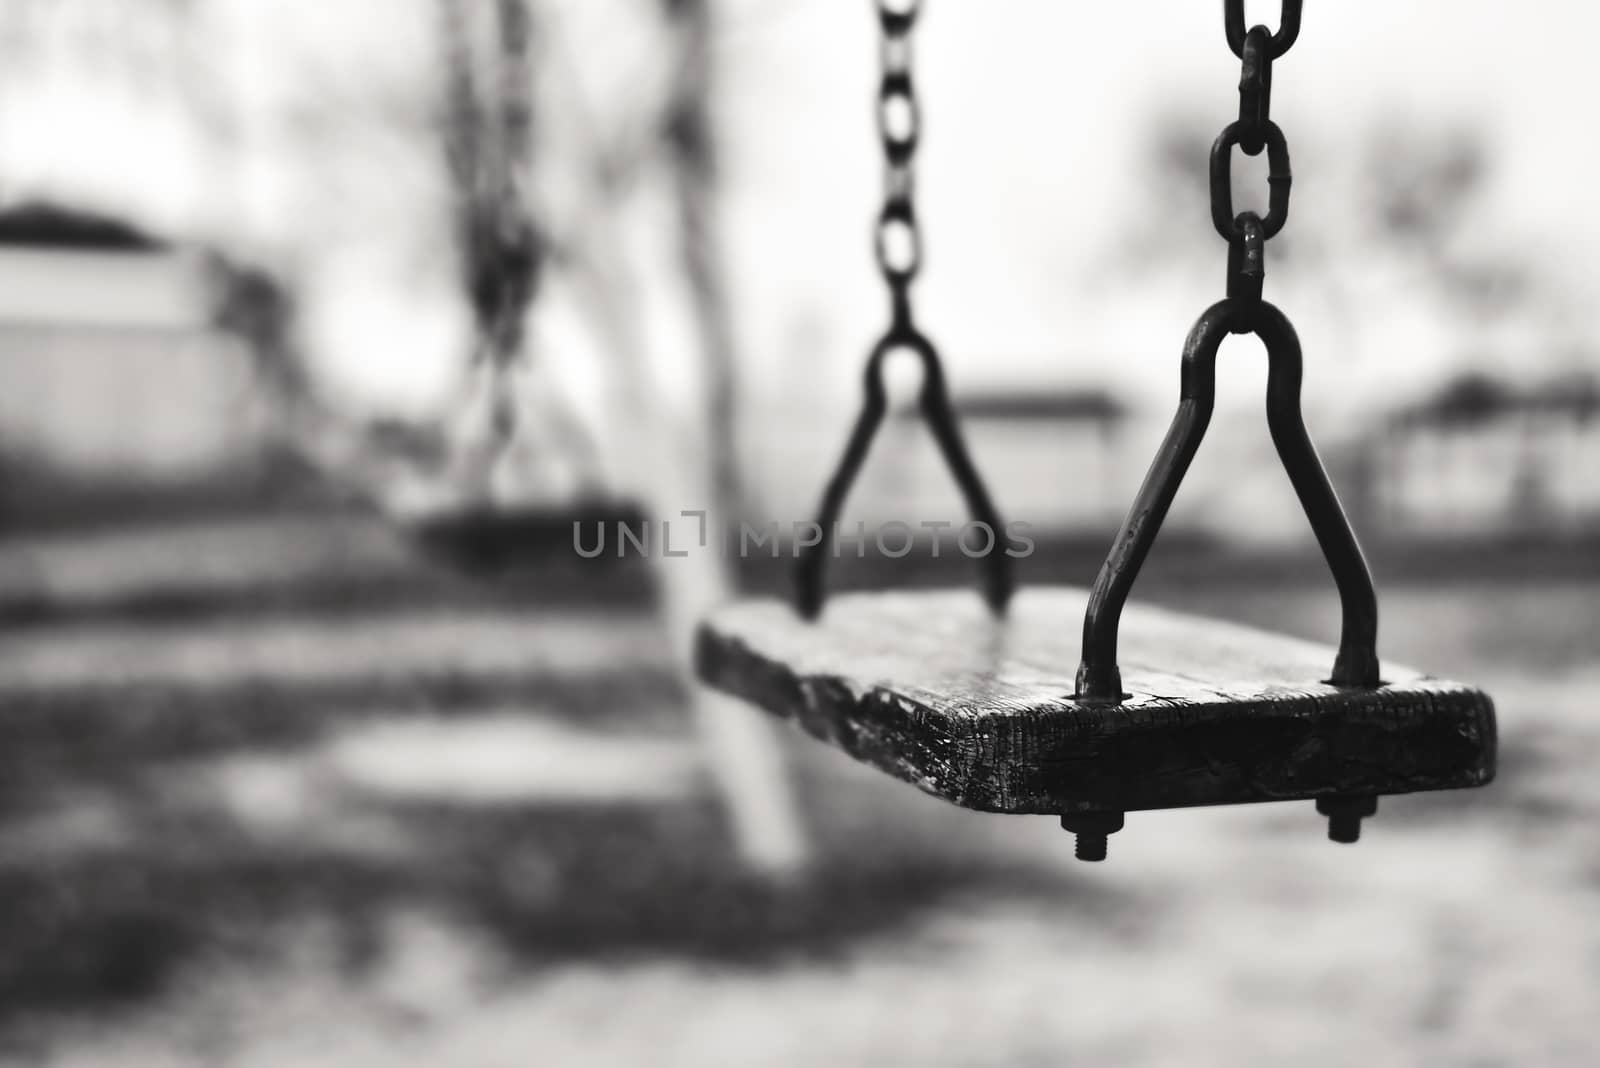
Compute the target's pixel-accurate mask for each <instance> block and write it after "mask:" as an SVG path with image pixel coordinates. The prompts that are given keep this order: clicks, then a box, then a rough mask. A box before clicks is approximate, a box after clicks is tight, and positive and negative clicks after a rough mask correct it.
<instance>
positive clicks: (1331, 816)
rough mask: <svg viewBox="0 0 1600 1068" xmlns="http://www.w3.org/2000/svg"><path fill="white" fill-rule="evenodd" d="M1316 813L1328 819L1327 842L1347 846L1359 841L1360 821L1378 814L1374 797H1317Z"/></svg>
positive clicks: (1376, 801) (1376, 800)
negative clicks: (1340, 843)
mask: <svg viewBox="0 0 1600 1068" xmlns="http://www.w3.org/2000/svg"><path fill="white" fill-rule="evenodd" d="M1317 811H1318V812H1320V813H1322V814H1323V815H1324V816H1326V817H1328V840H1329V841H1333V842H1342V843H1344V844H1345V845H1349V844H1350V843H1352V842H1357V841H1360V840H1361V821H1362V820H1363V819H1365V818H1366V817H1368V816H1374V815H1376V814H1377V812H1378V799H1377V798H1376V797H1319V798H1317Z"/></svg>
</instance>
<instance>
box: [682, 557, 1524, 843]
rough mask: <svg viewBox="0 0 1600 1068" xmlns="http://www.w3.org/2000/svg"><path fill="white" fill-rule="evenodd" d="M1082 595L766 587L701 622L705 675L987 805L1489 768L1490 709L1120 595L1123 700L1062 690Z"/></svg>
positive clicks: (1082, 802)
mask: <svg viewBox="0 0 1600 1068" xmlns="http://www.w3.org/2000/svg"><path fill="white" fill-rule="evenodd" d="M1086 597H1087V593H1086V592H1085V591H1083V590H1080V589H1074V588H1067V587H1055V588H1047V589H1029V590H1026V591H1023V592H1022V593H1020V594H1019V595H1018V596H1017V598H1016V599H1015V600H1014V601H1013V602H1012V608H1011V611H1010V613H1009V614H1008V616H1007V618H1006V619H1005V620H1002V621H995V620H993V619H991V618H990V617H989V615H988V614H987V611H986V609H985V608H984V606H983V604H982V602H981V601H980V600H979V598H978V597H977V595H976V594H974V593H970V592H965V591H959V592H958V591H933V592H905V593H891V594H856V595H841V596H837V597H835V598H833V599H832V600H830V601H829V602H828V605H827V609H826V611H825V613H824V615H823V617H822V619H821V620H819V621H818V622H815V623H807V622H805V621H803V620H801V619H799V618H798V617H797V616H796V615H795V613H794V612H793V610H792V609H791V608H790V607H789V606H788V605H786V604H783V603H781V602H779V601H775V600H763V601H748V602H742V603H738V604H733V605H730V606H727V607H726V608H724V609H722V610H720V611H719V612H717V613H715V614H713V615H712V617H711V618H710V619H709V620H707V621H706V622H705V623H704V624H703V625H702V627H701V630H700V634H699V639H698V645H697V650H696V656H697V662H698V669H699V671H700V674H701V677H702V678H703V679H704V680H705V681H706V682H707V683H709V684H710V685H712V686H714V687H717V688H719V689H722V690H725V691H727V692H729V693H733V694H736V695H738V696H740V697H743V698H745V699H747V700H749V701H752V702H754V703H755V704H757V705H760V706H761V707H763V708H765V709H767V710H768V711H770V712H774V713H777V714H778V715H782V716H787V717H791V718H793V719H795V720H796V721H797V722H798V723H799V724H800V725H801V726H802V727H803V728H805V729H806V730H807V731H808V732H810V733H811V734H813V735H815V736H816V737H818V738H820V739H822V740H823V741H826V742H828V743H830V744H832V745H835V746H837V747H838V748H840V749H842V750H844V751H845V752H846V753H849V754H850V755H851V756H853V757H855V758H856V759H857V760H860V761H863V762H865V763H867V764H870V765H872V766H874V767H877V768H879V769H881V770H883V771H886V772H889V773H890V774H892V775H896V776H898V777H900V778H902V779H905V780H907V781H908V782H912V783H915V784H916V785H917V786H919V787H921V788H922V789H924V790H926V791H927V792H929V793H931V794H934V795H936V796H938V797H942V798H944V799H946V800H948V801H952V802H954V803H955V804H958V805H962V806H965V807H967V808H974V809H981V810H984V811H991V812H1016V813H1069V812H1093V811H1132V810H1139V809H1153V808H1180V807H1187V806H1193V805H1223V804H1238V803H1244V802H1254V801H1280V800H1293V799H1301V798H1314V797H1327V796H1336V795H1362V794H1397V793H1409V792H1412V791H1418V790H1442V789H1453V788H1458V787H1468V786H1481V785H1483V784H1485V783H1487V782H1489V781H1490V780H1491V779H1492V778H1493V777H1494V765H1495V719H1494V705H1493V702H1491V701H1490V699H1489V698H1488V696H1487V695H1485V694H1483V693H1482V692H1480V691H1478V690H1475V689H1472V688H1470V687H1466V686H1461V685H1459V684H1456V683H1452V682H1447V681H1444V680H1440V679H1435V678H1430V677H1428V676H1425V675H1422V674H1419V673H1418V672H1416V671H1413V670H1411V669H1409V668H1402V667H1399V666H1396V665H1392V664H1385V665H1384V679H1385V685H1384V686H1382V687H1380V688H1377V689H1372V690H1352V689H1340V688H1338V687H1334V686H1331V685H1328V684H1326V683H1324V682H1321V681H1319V680H1321V679H1324V678H1326V677H1327V674H1328V671H1329V668H1330V666H1331V665H1332V663H1333V655H1334V654H1333V650H1332V649H1331V648H1325V647H1323V646H1319V645H1317V644H1315V643H1311V642H1305V641H1301V640H1299V639H1295V638H1288V637H1283V636H1281V635H1276V634H1272V633H1269V632H1266V631H1261V630H1256V629H1253V628H1249V627H1242V626H1237V625H1234V624H1230V623H1224V622H1220V621H1217V620H1212V619H1206V618H1203V617H1198V616H1191V615H1184V614H1180V613H1175V612H1169V611H1165V610H1161V609H1156V608H1151V607H1140V606H1133V605H1130V606H1129V607H1128V609H1127V610H1126V612H1125V613H1124V615H1123V623H1122V644H1121V658H1122V675H1123V686H1124V688H1125V689H1126V690H1127V691H1128V692H1129V694H1130V697H1129V698H1128V699H1126V700H1124V701H1123V702H1122V703H1121V704H1117V705H1107V704H1093V703H1080V702H1078V701H1075V700H1074V699H1073V696H1072V694H1073V674H1074V671H1075V670H1076V668H1077V665H1078V652H1079V646H1078V641H1079V635H1080V632H1081V627H1082V621H1083V607H1084V602H1085V598H1086Z"/></svg>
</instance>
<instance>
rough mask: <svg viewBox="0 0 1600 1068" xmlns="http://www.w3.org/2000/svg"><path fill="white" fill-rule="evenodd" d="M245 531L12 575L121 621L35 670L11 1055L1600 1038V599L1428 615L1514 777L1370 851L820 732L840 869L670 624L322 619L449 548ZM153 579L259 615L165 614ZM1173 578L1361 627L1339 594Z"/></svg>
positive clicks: (710, 1059) (1097, 1054)
mask: <svg viewBox="0 0 1600 1068" xmlns="http://www.w3.org/2000/svg"><path fill="white" fill-rule="evenodd" d="M239 533H240V532H239V531H237V530H235V531H232V532H231V533H230V532H227V531H224V532H220V533H219V532H216V531H213V532H211V533H210V534H209V535H205V536H202V535H184V536H183V537H178V536H176V535H172V534H167V535H162V536H154V537H150V538H147V540H146V541H145V542H142V543H140V544H139V545H137V546H135V545H131V544H130V543H129V542H127V541H126V540H124V541H121V542H117V541H101V542H92V543H85V544H78V545H62V544H59V543H51V544H50V545H41V544H26V545H16V544H13V545H12V546H10V548H9V551H8V552H6V553H5V563H4V566H3V567H0V587H3V588H4V590H6V591H9V594H10V595H11V596H12V597H13V598H14V599H15V598H17V597H23V599H28V598H31V599H32V602H31V603H35V604H37V603H41V601H48V602H51V603H55V604H56V605H57V606H58V607H59V605H61V604H67V603H71V604H76V605H78V606H79V608H78V609H76V610H73V611H60V612H55V613H54V614H51V613H46V614H45V615H44V616H41V617H39V618H36V619H34V620H33V621H32V622H26V623H23V624H18V625H14V626H13V627H12V628H11V633H10V634H8V637H7V641H6V642H5V643H4V644H3V646H0V707H4V708H5V709H6V713H5V715H4V717H3V718H4V723H3V725H0V772H3V775H0V1061H3V1062H4V1063H8V1064H18V1065H61V1066H68V1065H70V1066H79V1065H82V1066H90V1065H96V1066H98V1065H112V1064H115V1065H119V1066H130V1068H143V1066H168V1065H171V1066H178V1065H185V1066H187V1065H240V1066H254V1065H262V1066H265V1065H273V1066H281V1065H293V1066H300V1065H306V1066H313V1065H328V1066H333V1065H338V1066H340V1068H359V1066H365V1065H373V1066H376V1065H384V1066H386V1068H388V1066H408V1065H416V1066H418V1068H422V1066H427V1068H437V1066H443V1065H452V1066H454V1065H463V1066H469V1068H477V1066H483V1068H490V1066H500V1065H506V1066H509V1065H525V1064H530V1063H539V1064H558V1065H563V1066H567V1065H572V1066H590V1065H595V1066H598V1065H630V1066H632V1065H683V1066H695V1068H704V1066H722V1065H726V1066H751V1065H772V1066H790V1065H794V1066H800V1065H807V1066H811V1065H827V1066H835V1065H837V1066H846V1065H892V1064H908V1065H911V1064H915V1065H919V1066H941V1068H942V1066H969V1065H1007V1066H1018V1068H1020V1066H1030V1065H1052V1066H1054V1065H1063V1064H1073V1063H1088V1064H1117V1065H1136V1066H1137V1065H1152V1066H1155V1065H1172V1064H1185V1065H1206V1064H1218V1065H1230V1066H1234V1065H1279V1064H1284V1063H1294V1064H1295V1065H1297V1066H1302V1068H1304V1066H1316V1065H1330V1066H1331V1065H1341V1066H1342V1065H1351V1064H1362V1065H1390V1064H1393V1065H1415V1064H1429V1065H1462V1066H1469V1065H1470V1066H1490V1065H1501V1064H1504V1065H1519V1066H1521V1065H1554V1066H1560V1065H1574V1066H1577V1065H1583V1066H1588V1065H1592V1064H1594V1063H1596V1058H1597V1057H1600V1028H1597V1026H1596V1023H1595V1020H1596V1019H1597V1018H1600V922H1597V921H1600V818H1597V817H1600V785H1597V784H1600V776H1597V775H1596V774H1595V767H1596V764H1597V763H1600V715H1597V714H1596V712H1595V709H1594V702H1593V700H1592V699H1591V695H1592V694H1593V693H1594V692H1596V690H1597V688H1600V640H1597V639H1596V633H1597V623H1600V588H1597V587H1596V586H1594V585H1593V584H1590V583H1563V582H1559V581H1554V580H1542V581H1540V582H1537V583H1533V582H1520V583H1518V582H1510V581H1493V582H1489V581H1485V582H1479V583H1457V584H1451V585H1430V586H1428V587H1410V588H1407V587H1394V586H1392V585H1391V587H1390V588H1389V589H1387V590H1386V591H1385V597H1384V601H1383V607H1384V624H1383V629H1384V637H1383V642H1382V648H1383V650H1384V652H1385V654H1386V655H1388V656H1389V657H1391V658H1393V659H1396V660H1400V661H1404V662H1407V663H1410V664H1414V665H1417V666H1421V667H1425V668H1427V669H1429V670H1433V671H1436V672H1438V673H1440V674H1445V675H1450V676H1453V677H1458V678H1465V679H1470V680H1472V681H1474V682H1477V683H1479V684H1481V685H1483V686H1484V687H1485V688H1487V689H1488V690H1489V691H1490V692H1491V693H1492V694H1493V695H1494V696H1495V698H1496V701H1497V704H1498V707H1499V710H1500V717H1501V773H1500V778H1499V780H1498V781H1497V782H1496V783H1495V785H1493V786H1492V787H1490V788H1489V789H1487V790H1484V791H1479V792H1476V793H1473V794H1470V795H1458V794H1452V795H1431V796H1416V797H1409V798H1399V799H1391V800H1385V801H1384V803H1383V808H1382V811H1381V813H1380V815H1379V817H1378V818H1377V819H1376V820H1374V821H1372V822H1371V823H1370V824H1369V825H1368V830H1367V832H1366V833H1365V834H1364V836H1363V840H1362V842H1361V844H1360V845H1359V846H1356V847H1353V848H1347V847H1338V846H1335V845H1333V844H1331V843H1329V842H1327V841H1326V839H1325V837H1324V834H1323V826H1322V824H1321V823H1320V821H1319V819H1318V818H1317V816H1316V815H1315V813H1314V812H1313V811H1312V808H1311V806H1310V805H1309V804H1304V805H1290V806H1259V807H1255V808H1247V809H1232V810H1202V811H1191V812H1182V813H1152V814H1141V815H1137V816H1134V817H1131V818H1130V820H1129V825H1128V829H1127V831H1126V832H1124V833H1123V834H1121V835H1118V836H1117V837H1116V838H1115V839H1113V842H1112V859H1111V861H1110V862H1109V863H1107V864H1104V865H1098V866H1089V865H1080V864H1077V863H1076V862H1075V861H1073V860H1072V858H1071V843H1070V840H1069V839H1067V837H1066V836H1064V835H1063V834H1062V832H1061V831H1060V830H1059V829H1058V828H1056V827H1054V826H1053V825H1052V823H1051V821H1050V820H1048V819H1045V818H1005V817H993V816H984V815H979V814H974V813H968V812H964V811H961V810H958V809H955V808H953V807H949V806H946V805H944V804H942V803H940V802H938V801H935V800H933V799H931V798H927V797H924V796H922V795H920V794H919V793H917V792H916V791H915V790H914V789H911V788H909V787H905V786H903V785H901V784H897V783H893V782H889V781H887V780H883V779H881V778H879V777H877V776H876V775H874V774H872V773H870V772H866V771H863V770H860V769H857V768H856V767H855V766H853V765H851V764H850V763H849V762H848V761H847V760H845V759H844V758H842V757H838V756H836V755H835V754H833V753H831V752H829V751H826V750H824V749H823V748H822V747H820V746H817V745H815V744H814V743H811V742H809V741H808V740H805V739H801V738H798V737H793V738H789V739H788V741H787V742H786V747H787V749H788V750H789V752H790V754H791V756H792V761H793V764H794V767H795V769H796V777H797V784H798V786H797V788H798V790H799V791H800V799H801V803H802V805H803V808H804V811H805V816H806V821H807V824H808V828H809V831H810V834H811V838H812V843H813V848H814V851H815V856H814V857H813V860H812V863H811V864H810V865H809V867H808V868H807V869H806V871H805V872H804V873H802V874H801V875H799V876H796V877H794V878H792V879H789V880H778V881H774V880H769V879H764V878H761V877H758V876H756V875H753V874H752V873H750V872H749V871H748V870H747V869H746V868H745V867H744V866H743V865H742V864H741V863H740V861H739V859H738V857H737V854H736V851H735V849H734V848H733V846H732V843H731V841H730V835H729V833H728V829H727V823H726V820H725V818H724V814H723V812H722V810H721V808H720V805H719V802H718V800H717V795H716V793H715V791H714V790H713V789H712V788H711V785H710V783H709V781H708V778H707V776H706V774H705V773H704V770H703V768H702V767H701V762H700V758H699V752H698V750H697V748H696V747H695V746H694V744H693V738H692V736H691V735H690V733H689V723H688V720H687V718H686V717H685V715H684V713H683V708H682V698H681V694H680V692H679V689H678V686H677V684H676V683H675V682H674V679H673V675H672V672H671V671H670V666H669V664H668V663H667V655H668V654H667V644H666V642H665V640H664V637H663V636H662V635H661V634H659V632H658V630H657V628H656V627H655V626H654V625H653V623H652V621H651V619H650V617H649V615H648V613H647V612H645V611H643V610H641V609H637V608H628V607H626V606H619V605H610V606H604V607H593V608H585V607H583V606H581V605H578V606H568V607H565V608H553V609H548V610H545V611H540V612H535V611H530V610H528V609H527V608H526V607H521V606H519V607H512V606H508V605H506V604H498V603H495V602H494V601H493V600H492V599H490V600H487V601H484V602H482V603H475V602H473V601H472V600H471V599H470V598H465V597H462V598H428V599H423V600H422V601H421V602H420V603H413V604H410V605H404V604H397V603H389V602H384V603H376V602H374V603H371V604H368V605H367V606H366V607H360V606H356V607H347V608H345V609H343V610H340V611H338V612H331V613H330V612H329V611H327V606H326V604H323V605H320V606H313V607H311V608H297V607H295V604H294V603H288V602H285V601H284V600H283V599H281V598H274V596H272V594H271V592H270V591H271V590H272V589H276V588H279V587H281V586H282V584H284V583H286V582H292V581H294V580H295V578H296V576H300V577H304V576H305V575H308V574H310V575H319V574H323V573H326V574H328V575H333V574H337V575H338V576H340V579H341V581H345V582H349V581H351V580H352V579H351V576H352V574H355V573H359V574H360V575H363V576H366V578H365V579H363V581H366V580H367V579H370V583H369V585H371V586H372V587H374V588H376V587H379V586H381V585H382V584H383V582H384V581H385V580H386V576H391V575H392V574H398V573H400V572H401V571H403V570H404V569H405V568H407V567H409V566H411V565H410V564H409V563H407V562H406V561H405V559H404V557H405V554H404V552H402V551H401V550H399V549H395V548H394V547H393V546H390V547H389V548H388V549H384V550H382V551H378V552H373V551H369V550H370V548H371V547H370V546H367V547H365V548H360V549H359V550H358V549H356V548H352V546H351V544H350V543H349V542H348V541H347V540H344V539H343V538H342V537H335V536H325V535H320V534H318V535H313V534H312V533H311V532H308V531H298V532H291V533H290V534H285V533H284V532H282V531H280V532H278V533H277V535H276V536H274V535H272V534H271V533H270V532H268V533H262V532H256V533H255V534H254V535H253V536H250V537H243V538H241V537H238V536H237V535H238V534H239ZM291 535H292V536H291ZM185 537H192V538H193V539H194V540H192V541H185V540H184V538H185ZM317 537H323V539H324V540H323V541H321V542H318V541H317V540H316V538H317ZM228 545H233V546H234V548H231V549H230V548H227V546H228ZM241 545H242V546H247V547H248V551H247V552H246V551H245V550H244V549H241V548H240V547H239V546H241ZM386 553H388V554H389V555H385V554H386ZM141 554H144V555H141ZM375 561H376V562H375ZM130 576H134V577H130ZM139 576H142V578H140V577H139ZM136 581H139V582H160V583H165V584H166V586H167V587H173V586H187V587H193V588H201V587H203V588H204V591H206V592H207V594H208V595H210V594H214V593H215V592H216V590H218V589H219V588H228V589H232V588H235V587H237V588H238V589H242V590H244V591H245V592H246V593H247V594H250V596H249V597H247V598H246V600H250V601H251V603H254V604H257V605H258V609H256V610H247V611H230V612H226V613H220V614H215V615H208V614H206V613H205V612H202V611H195V610H192V608H193V605H195V604H202V603H204V600H203V598H202V599H200V600H195V601H192V602H191V601H184V600H183V599H182V598H179V599H178V600H177V601H173V600H171V599H170V598H169V599H168V600H167V601H165V602H160V599H159V598H157V599H156V600H157V602H160V603H165V604H166V605H167V606H168V608H169V609H170V608H171V606H172V604H175V603H181V604H184V605H188V606H189V607H188V608H185V609H184V610H182V611H167V612H166V613H165V614H163V612H162V611H147V612H143V613H141V612H138V611H125V610H123V609H125V608H126V606H127V605H128V604H130V603H135V602H136V601H137V600H138V599H137V597H133V598H132V600H130V598H129V596H127V595H128V594H129V588H130V584H135V583H136ZM252 584H255V585H252ZM258 586H259V590H257V587H258ZM107 590H114V591H116V596H114V597H113V596H109V595H106V596H102V597H101V599H100V600H99V601H98V602H97V601H96V600H95V598H96V595H97V594H104V593H105V591H107ZM252 591H255V592H259V594H260V595H259V597H257V596H255V592H252ZM134 592H135V593H137V591H134ZM1141 592H1146V591H1141ZM1148 594H1149V595H1150V596H1152V597H1155V598H1159V599H1162V600H1166V601H1168V602H1171V603H1178V604H1181V605H1183V606H1184V607H1191V608H1204V609H1207V610H1210V611H1212V612H1214V613H1217V614H1224V615H1231V616H1234V617H1240V618H1244V619H1247V620H1252V621H1256V622H1260V623H1264V624H1269V625H1274V626H1279V627H1281V628H1283V629H1287V630H1290V631H1294V632H1299V633H1303V634H1306V635H1308V636H1313V637H1315V636H1319V635H1324V634H1326V633H1329V632H1330V630H1331V628H1332V625H1333V620H1334V619H1335V618H1336V607H1335V605H1334V604H1333V602H1332V598H1331V597H1330V596H1328V595H1326V594H1324V592H1323V591H1322V590H1321V589H1320V588H1307V589H1303V590H1302V589H1295V590H1292V591H1279V592H1272V591H1261V590H1256V591H1247V592H1243V593H1240V592H1237V591H1235V592H1231V593H1230V592H1227V591H1222V590H1219V589H1216V588H1192V589H1176V588H1174V589H1154V590H1150V591H1148ZM252 598H253V599H252ZM291 600H292V599H291ZM85 605H87V607H84V606H85ZM97 606H98V607H97ZM108 606H111V607H108ZM116 606H122V608H116ZM113 609H115V610H113Z"/></svg>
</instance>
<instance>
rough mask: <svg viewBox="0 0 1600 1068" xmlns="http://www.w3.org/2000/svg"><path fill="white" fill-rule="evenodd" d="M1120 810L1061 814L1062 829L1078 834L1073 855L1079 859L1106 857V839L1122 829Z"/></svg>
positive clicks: (1101, 858)
mask: <svg viewBox="0 0 1600 1068" xmlns="http://www.w3.org/2000/svg"><path fill="white" fill-rule="evenodd" d="M1122 824H1123V816H1122V813H1120V812H1067V813H1063V814H1062V816H1061V829H1062V830H1064V831H1070V832H1072V834H1073V835H1075V836H1076V841H1075V844H1074V846H1073V851H1072V852H1073V856H1075V857H1077V858H1078V859H1079V860H1088V861H1098V860H1105V859H1106V839H1107V838H1108V837H1109V836H1111V835H1113V834H1115V833H1116V832H1118V831H1120V830H1122Z"/></svg>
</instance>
